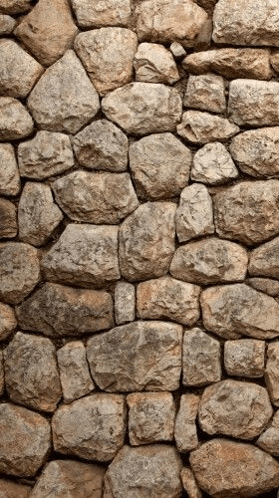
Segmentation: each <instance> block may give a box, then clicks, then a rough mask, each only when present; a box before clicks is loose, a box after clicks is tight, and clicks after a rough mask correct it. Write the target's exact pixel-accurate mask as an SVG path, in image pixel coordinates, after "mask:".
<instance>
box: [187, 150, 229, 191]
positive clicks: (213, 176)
mask: <svg viewBox="0 0 279 498" xmlns="http://www.w3.org/2000/svg"><path fill="white" fill-rule="evenodd" d="M237 177H238V170H237V167H236V166H235V164H234V162H233V160H232V158H231V156H230V154H229V152H228V151H227V149H226V147H225V146H224V145H223V144H221V143H220V142H213V143H209V144H206V145H204V146H203V147H202V148H201V149H199V150H198V151H197V152H196V154H195V155H194V159H193V166H192V169H191V180H194V181H196V182H201V183H205V184H208V185H219V184H223V183H227V182H229V181H230V180H234V179H235V178H237Z"/></svg>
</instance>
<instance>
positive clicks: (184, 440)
mask: <svg viewBox="0 0 279 498" xmlns="http://www.w3.org/2000/svg"><path fill="white" fill-rule="evenodd" d="M199 402H200V398H199V396H196V395H195V394H182V396H181V398H180V406H179V410H178V413H177V416H176V419H175V428H174V438H175V444H176V446H177V449H178V451H179V452H180V453H187V452H188V451H191V450H194V449H195V448H197V446H198V434H197V427H196V418H197V414H198V407H199Z"/></svg>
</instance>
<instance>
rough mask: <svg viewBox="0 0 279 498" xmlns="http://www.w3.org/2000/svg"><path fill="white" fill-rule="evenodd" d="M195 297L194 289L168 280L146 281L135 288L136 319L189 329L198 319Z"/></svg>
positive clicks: (197, 295)
mask: <svg viewBox="0 0 279 498" xmlns="http://www.w3.org/2000/svg"><path fill="white" fill-rule="evenodd" d="M199 295H200V287H199V286H198V285H192V284H189V283H186V282H180V281H179V280H175V279H174V278H171V277H170V276H166V277H161V278H157V279H154V280H147V281H146V282H142V283H140V284H139V285H138V286H137V315H138V316H139V318H148V319H149V318H151V319H152V320H158V319H159V320H164V319H169V320H173V321H174V322H178V323H181V324H182V325H187V326H191V325H193V324H194V323H196V322H197V320H198V319H199V317H200V307H199Z"/></svg>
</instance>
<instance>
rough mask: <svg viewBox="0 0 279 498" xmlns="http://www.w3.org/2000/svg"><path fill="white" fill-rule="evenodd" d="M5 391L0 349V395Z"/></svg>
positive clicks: (2, 360) (2, 358) (2, 357)
mask: <svg viewBox="0 0 279 498" xmlns="http://www.w3.org/2000/svg"><path fill="white" fill-rule="evenodd" d="M4 392H5V371H4V356H3V351H0V397H1V396H3V394H4ZM0 491H1V487H0ZM0 496H1V493H0Z"/></svg>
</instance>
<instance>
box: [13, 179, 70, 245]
mask: <svg viewBox="0 0 279 498" xmlns="http://www.w3.org/2000/svg"><path fill="white" fill-rule="evenodd" d="M62 220H63V214H62V212H61V211H60V209H59V207H58V206H57V205H56V204H55V202H54V201H53V197H52V193H51V188H50V187H49V186H48V185H45V184H44V183H37V182H36V183H35V182H27V183H25V186H24V188H23V191H22V194H21V197H20V200H19V205H18V228H19V233H18V236H19V239H20V240H21V241H22V242H27V243H28V244H32V245H33V246H36V247H38V246H42V245H43V244H45V243H46V242H47V240H48V239H49V237H50V236H51V234H52V233H53V232H54V230H55V228H57V226H58V225H59V223H60V222H61V221H62Z"/></svg>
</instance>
